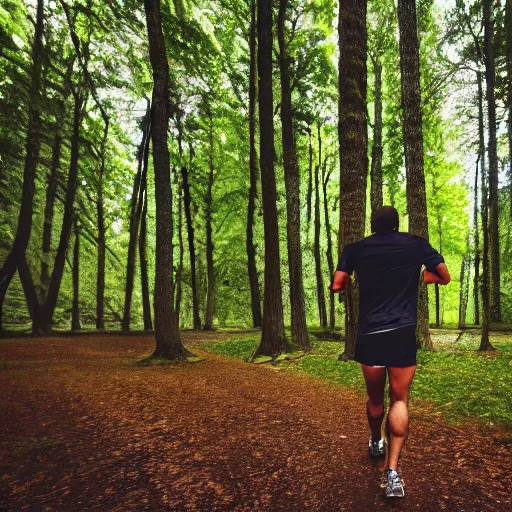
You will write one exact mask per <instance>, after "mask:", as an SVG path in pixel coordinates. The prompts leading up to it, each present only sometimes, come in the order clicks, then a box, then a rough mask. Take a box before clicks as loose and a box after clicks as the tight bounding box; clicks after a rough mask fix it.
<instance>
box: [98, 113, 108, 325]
mask: <svg viewBox="0 0 512 512" xmlns="http://www.w3.org/2000/svg"><path fill="white" fill-rule="evenodd" d="M104 120H105V129H104V132H103V139H102V141H101V157H100V158H101V163H100V169H99V173H98V198H97V200H96V215H97V218H98V270H97V274H96V329H99V330H103V329H104V328H105V319H104V309H105V249H106V243H105V214H104V211H103V179H104V175H105V153H106V146H107V138H108V129H109V120H108V118H106V119H104Z"/></svg>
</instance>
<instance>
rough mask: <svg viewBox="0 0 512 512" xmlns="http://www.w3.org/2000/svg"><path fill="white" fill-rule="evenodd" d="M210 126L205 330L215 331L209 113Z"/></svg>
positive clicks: (212, 169) (211, 166) (212, 173)
mask: <svg viewBox="0 0 512 512" xmlns="http://www.w3.org/2000/svg"><path fill="white" fill-rule="evenodd" d="M209 120H210V126H209V131H208V139H209V154H208V167H209V173H208V188H207V191H206V196H205V206H206V266H207V289H206V308H205V314H204V326H203V328H204V329H205V330H212V329H213V317H214V314H215V288H216V286H215V284H216V283H215V269H214V266H213V236H212V189H213V182H214V180H215V174H214V171H215V169H214V166H213V149H214V148H213V115H212V112H211V110H210V111H209Z"/></svg>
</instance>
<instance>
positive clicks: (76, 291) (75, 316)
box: [71, 212, 81, 331]
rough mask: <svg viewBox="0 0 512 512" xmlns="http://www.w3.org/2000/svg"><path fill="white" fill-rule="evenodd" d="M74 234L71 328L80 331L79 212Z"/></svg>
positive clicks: (75, 217)
mask: <svg viewBox="0 0 512 512" xmlns="http://www.w3.org/2000/svg"><path fill="white" fill-rule="evenodd" d="M73 234H74V237H75V243H74V244H73V265H72V280H73V304H72V307H71V330H72V331H79V330H80V329H81V326H80V304H79V298H80V231H79V229H78V218H77V213H76V212H75V214H74V219H73Z"/></svg>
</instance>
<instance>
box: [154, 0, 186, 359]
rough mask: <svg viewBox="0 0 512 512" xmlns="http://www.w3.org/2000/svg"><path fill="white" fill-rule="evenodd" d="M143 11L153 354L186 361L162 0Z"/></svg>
mask: <svg viewBox="0 0 512 512" xmlns="http://www.w3.org/2000/svg"><path fill="white" fill-rule="evenodd" d="M144 10H145V12H146V25H147V31H148V42H149V58H150V61H151V67H152V69H153V83H154V89H153V105H152V108H151V126H152V142H153V165H154V170H155V199H156V265H155V269H156V277H155V339H156V348H155V351H154V352H153V354H152V356H151V357H153V358H162V359H169V360H183V359H186V358H187V356H189V355H190V352H189V351H188V350H187V349H185V347H184V346H183V344H182V343H181V338H180V333H179V330H178V322H177V319H176V314H175V311H174V297H173V276H172V271H173V270H172V269H173V254H172V231H173V225H172V193H171V167H170V157H169V148H168V146H167V131H168V121H169V110H168V106H169V98H168V91H169V64H168V60H167V54H166V50H165V41H164V36H163V32H162V18H161V13H160V0H144Z"/></svg>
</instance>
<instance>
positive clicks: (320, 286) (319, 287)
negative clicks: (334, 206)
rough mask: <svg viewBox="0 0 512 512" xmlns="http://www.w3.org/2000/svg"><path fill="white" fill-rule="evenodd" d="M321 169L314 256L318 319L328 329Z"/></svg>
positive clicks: (316, 189)
mask: <svg viewBox="0 0 512 512" xmlns="http://www.w3.org/2000/svg"><path fill="white" fill-rule="evenodd" d="M319 174H320V169H319V166H318V165H315V239H314V248H313V255H314V257H315V277H316V300H317V305H318V318H319V322H320V326H321V327H327V311H326V306H325V295H324V279H323V276H322V258H321V255H320V184H319Z"/></svg>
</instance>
